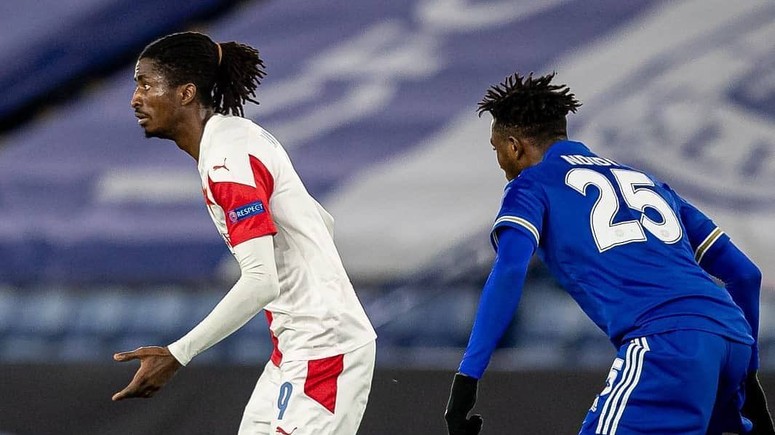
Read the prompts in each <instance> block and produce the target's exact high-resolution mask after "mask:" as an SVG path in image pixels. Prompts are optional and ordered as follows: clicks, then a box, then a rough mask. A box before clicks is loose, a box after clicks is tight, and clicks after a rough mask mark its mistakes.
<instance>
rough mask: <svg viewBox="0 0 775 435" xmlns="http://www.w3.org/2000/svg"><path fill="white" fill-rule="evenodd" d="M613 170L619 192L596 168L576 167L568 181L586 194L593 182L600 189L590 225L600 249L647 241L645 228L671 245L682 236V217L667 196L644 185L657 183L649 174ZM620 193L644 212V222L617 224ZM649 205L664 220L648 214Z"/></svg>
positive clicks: (631, 204) (590, 218) (632, 206)
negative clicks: (660, 194) (657, 220)
mask: <svg viewBox="0 0 775 435" xmlns="http://www.w3.org/2000/svg"><path fill="white" fill-rule="evenodd" d="M611 173H612V174H613V176H614V178H615V179H616V183H617V184H618V185H619V193H617V191H616V189H615V188H614V186H613V184H611V182H610V181H608V178H606V177H605V176H604V175H603V174H601V173H599V172H597V171H593V170H592V169H586V168H574V169H571V170H570V171H568V173H567V174H566V175H565V184H567V185H568V186H570V187H572V188H573V189H574V190H576V191H577V192H579V193H580V194H582V195H584V196H586V194H587V193H586V190H587V187H588V186H589V185H590V184H591V185H593V186H595V187H597V188H598V190H599V191H600V195H599V196H598V198H597V201H595V205H593V206H592V211H591V212H590V215H589V225H590V228H591V230H592V236H593V238H594V239H595V244H596V245H597V249H598V251H600V252H603V251H605V250H607V249H610V248H613V247H614V246H620V245H624V244H627V243H632V242H643V241H645V240H646V234H645V233H644V232H643V229H644V228H645V229H646V230H648V232H649V233H651V234H653V235H654V236H655V237H656V238H657V239H659V240H661V241H662V242H664V243H668V244H671V243H675V242H677V241H679V240H680V239H681V236H682V234H683V233H682V230H681V223H680V222H679V221H678V217H676V215H675V212H673V209H672V208H670V205H669V204H668V203H667V202H666V201H665V200H664V198H662V197H661V196H659V194H657V193H656V192H655V191H653V190H651V189H648V188H646V187H644V186H653V185H654V183H653V182H652V181H651V180H650V179H649V178H648V177H647V176H646V175H645V174H643V173H641V172H637V171H632V170H629V169H612V170H611ZM619 195H621V196H622V198H624V202H625V203H626V204H627V206H628V207H630V208H631V209H633V210H638V211H640V212H641V213H642V214H641V218H640V221H636V220H629V221H624V222H617V223H614V216H616V212H617V211H619ZM646 208H651V209H653V210H654V211H656V212H657V213H659V215H660V216H661V217H662V221H661V222H656V221H654V220H652V219H651V218H649V217H648V216H646V213H645V211H646Z"/></svg>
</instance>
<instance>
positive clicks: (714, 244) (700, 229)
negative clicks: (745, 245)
mask: <svg viewBox="0 0 775 435" xmlns="http://www.w3.org/2000/svg"><path fill="white" fill-rule="evenodd" d="M665 187H666V188H667V189H668V190H669V191H670V192H671V194H672V195H673V196H674V197H675V200H676V204H677V206H678V211H679V214H680V216H681V222H682V223H683V225H684V229H685V230H686V234H687V236H688V237H689V243H690V244H691V246H692V249H693V250H694V259H695V260H696V261H697V263H698V264H702V261H703V260H706V259H709V258H710V257H712V256H713V255H715V252H716V251H717V250H718V249H719V248H720V247H722V246H724V245H725V244H726V243H727V242H728V241H729V236H727V235H726V234H725V233H724V232H723V231H721V228H719V227H718V225H716V224H715V223H714V222H713V221H712V220H710V218H708V217H707V216H705V214H704V213H703V212H701V211H700V210H698V209H697V208H696V207H695V206H693V205H692V204H690V203H689V202H688V201H686V200H685V199H683V198H682V197H681V196H680V195H678V194H677V193H675V192H674V191H673V190H671V189H670V188H669V187H667V186H665Z"/></svg>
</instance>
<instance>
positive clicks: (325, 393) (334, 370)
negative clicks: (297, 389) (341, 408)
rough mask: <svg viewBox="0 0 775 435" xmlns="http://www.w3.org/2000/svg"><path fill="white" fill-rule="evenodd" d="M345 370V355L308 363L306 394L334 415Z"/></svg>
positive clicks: (305, 383)
mask: <svg viewBox="0 0 775 435" xmlns="http://www.w3.org/2000/svg"><path fill="white" fill-rule="evenodd" d="M343 370H344V355H336V356H332V357H328V358H323V359H317V360H313V361H309V362H307V380H306V381H304V394H306V395H307V396H308V397H310V398H311V399H314V400H315V401H316V402H318V403H320V404H321V405H323V407H324V408H326V409H327V410H329V411H330V412H331V413H333V412H334V410H335V409H336V391H337V381H338V380H339V375H341V374H342V371H343Z"/></svg>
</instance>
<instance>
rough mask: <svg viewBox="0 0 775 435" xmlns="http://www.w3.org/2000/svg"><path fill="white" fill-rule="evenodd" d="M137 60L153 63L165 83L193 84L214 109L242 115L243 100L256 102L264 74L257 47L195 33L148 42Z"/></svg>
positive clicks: (175, 34)
mask: <svg viewBox="0 0 775 435" xmlns="http://www.w3.org/2000/svg"><path fill="white" fill-rule="evenodd" d="M140 59H149V60H152V61H154V62H155V63H156V66H157V67H158V68H159V69H160V70H161V72H162V74H163V75H164V77H165V78H166V79H167V81H168V83H169V84H170V85H172V86H178V85H182V84H185V83H193V84H194V85H195V86H196V88H197V97H198V98H199V101H200V102H201V103H202V104H203V105H205V106H208V107H212V108H213V109H214V110H215V112H217V113H223V114H232V115H236V116H244V115H245V111H244V109H243V106H244V104H245V103H246V102H248V101H250V102H252V103H256V104H258V100H256V88H258V85H259V84H261V79H263V78H264V77H266V71H265V70H264V68H265V66H264V61H263V60H261V58H260V57H259V55H258V50H256V49H255V48H253V47H250V46H248V45H245V44H240V43H237V42H224V43H221V44H216V43H215V42H214V41H213V40H212V39H210V37H209V36H207V35H204V34H202V33H198V32H182V33H173V34H171V35H167V36H164V37H162V38H160V39H157V40H156V41H154V42H152V43H150V44H148V46H147V47H145V49H144V50H143V52H142V53H141V54H140Z"/></svg>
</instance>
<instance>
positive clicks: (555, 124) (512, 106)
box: [477, 72, 581, 140]
mask: <svg viewBox="0 0 775 435" xmlns="http://www.w3.org/2000/svg"><path fill="white" fill-rule="evenodd" d="M556 74H557V73H555V72H553V73H551V74H547V75H545V76H541V77H538V78H533V73H530V74H528V76H527V77H524V76H521V75H519V73H515V74H514V75H511V76H508V77H506V79H505V80H504V81H503V82H502V83H500V84H498V85H495V86H492V87H490V89H488V90H487V93H486V94H485V96H484V98H483V99H482V101H481V102H480V103H479V105H478V108H477V112H478V113H479V116H480V117H481V116H482V114H483V113H484V112H490V114H491V115H492V117H493V118H494V119H495V123H496V125H498V126H500V127H503V128H513V129H517V131H518V132H519V133H520V134H521V135H524V136H528V137H535V138H538V139H542V140H543V139H551V138H556V137H563V136H567V122H566V119H565V117H566V116H567V115H568V112H574V113H575V112H576V109H578V108H579V107H580V106H581V103H580V102H579V101H578V100H577V99H576V96H575V95H573V94H572V93H571V92H570V89H569V88H568V86H567V85H554V84H551V82H552V79H553V78H554V76H555V75H556Z"/></svg>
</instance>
